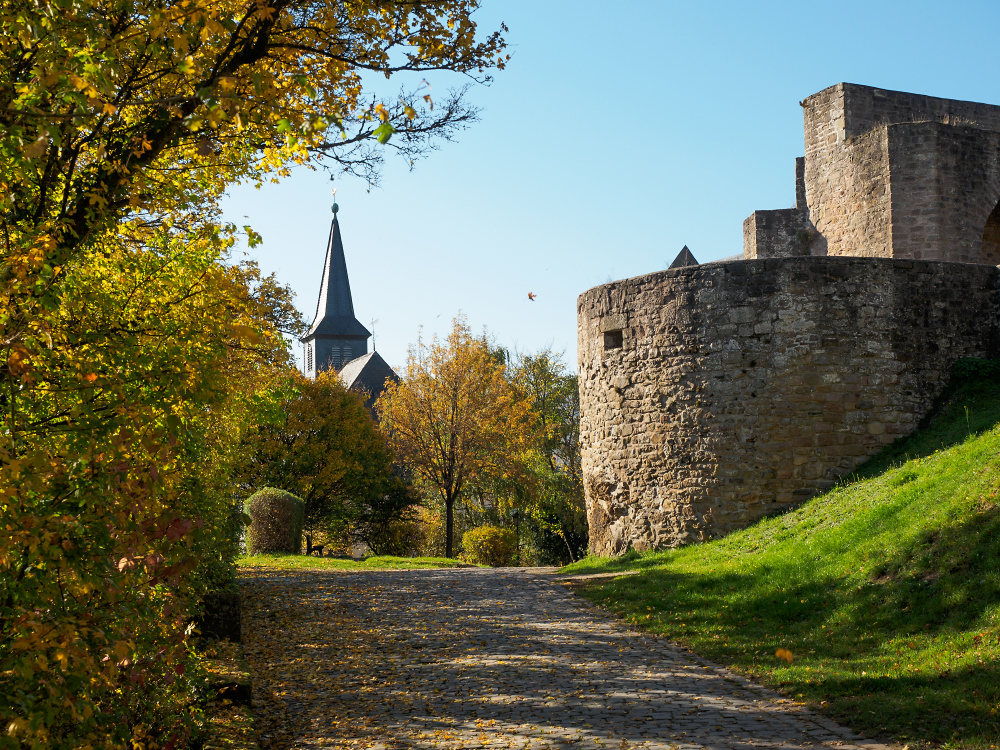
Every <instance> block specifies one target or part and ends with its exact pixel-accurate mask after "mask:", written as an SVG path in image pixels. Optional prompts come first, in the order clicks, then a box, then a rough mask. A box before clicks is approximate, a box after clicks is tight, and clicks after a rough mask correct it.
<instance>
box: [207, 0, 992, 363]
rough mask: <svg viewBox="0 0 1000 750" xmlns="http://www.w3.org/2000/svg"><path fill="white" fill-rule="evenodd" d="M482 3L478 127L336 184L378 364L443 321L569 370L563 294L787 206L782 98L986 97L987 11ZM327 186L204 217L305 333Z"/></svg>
mask: <svg viewBox="0 0 1000 750" xmlns="http://www.w3.org/2000/svg"><path fill="white" fill-rule="evenodd" d="M483 5H484V7H483V9H482V10H481V11H480V13H479V15H478V18H479V23H480V28H481V29H482V30H484V31H487V30H492V29H493V28H495V27H497V26H499V23H500V22H501V21H503V22H505V23H506V24H507V26H508V27H509V28H510V33H509V34H507V35H506V37H507V39H508V41H509V42H510V44H511V52H512V55H513V59H512V61H511V63H510V66H509V67H508V69H507V70H506V71H503V72H501V73H499V74H498V75H497V76H496V80H495V82H494V83H493V85H492V86H490V87H488V88H487V87H476V88H475V89H474V90H473V91H471V98H472V101H473V102H475V103H476V104H478V105H480V106H481V107H482V108H483V110H484V111H483V113H482V121H481V122H480V123H478V124H476V125H474V126H473V127H472V128H470V129H469V130H467V131H465V132H463V133H461V134H459V137H458V141H457V142H456V143H445V144H442V147H441V149H440V151H438V152H436V153H434V154H432V155H431V156H430V158H428V159H427V160H424V161H421V162H418V164H417V166H416V168H415V169H414V170H413V171H409V170H408V169H407V168H406V165H404V164H402V163H400V162H397V161H395V160H393V159H392V158H390V159H389V160H388V162H387V164H386V169H385V172H384V176H383V184H382V187H380V188H377V189H375V190H373V191H371V192H370V193H369V192H367V191H366V188H367V186H366V184H365V183H364V182H363V181H361V180H357V179H344V180H340V181H338V182H337V183H336V186H337V188H338V194H337V201H338V203H339V204H340V207H341V212H340V220H341V229H342V233H343V238H344V245H345V248H346V251H347V264H348V270H349V273H350V277H351V286H352V290H353V295H354V307H355V312H356V314H357V317H358V318H359V319H360V320H361V321H362V322H363V323H365V324H366V325H367V324H369V323H370V321H372V320H373V319H377V321H378V322H377V323H376V324H375V330H376V348H377V349H378V351H379V352H380V353H381V354H382V356H383V357H385V359H386V360H387V361H388V362H389V363H390V364H391V365H393V366H395V367H397V369H398V367H399V366H400V365H402V363H403V362H404V360H405V357H406V348H407V345H408V344H410V343H412V342H414V341H415V340H416V337H417V333H418V330H419V328H420V327H421V326H423V329H424V335H425V336H428V337H429V336H430V335H432V334H434V333H436V332H437V333H442V334H443V333H446V332H447V330H448V329H449V327H450V322H451V319H452V317H454V316H455V314H456V313H458V312H459V311H462V312H464V313H465V314H466V315H467V316H468V319H469V322H470V324H471V325H472V326H473V328H474V329H475V330H479V329H481V328H482V327H484V326H485V327H487V328H488V329H489V330H490V331H491V332H492V333H493V334H494V335H495V336H496V338H497V340H498V341H499V342H500V343H503V344H506V345H509V346H515V347H518V348H521V349H526V350H531V351H534V350H538V349H541V348H544V347H551V348H553V349H556V350H558V351H564V352H565V353H566V359H567V362H568V364H570V365H571V366H572V367H573V369H575V363H576V298H577V296H578V295H579V294H580V293H581V292H583V291H585V290H586V289H588V288H590V287H592V286H594V285H597V284H602V283H604V282H605V281H608V280H611V279H618V278H625V277H628V276H636V275H639V274H644V273H649V272H652V271H657V270H661V269H663V268H665V267H666V266H667V265H668V264H669V263H670V261H671V260H672V259H673V257H674V256H675V255H676V254H677V252H678V251H679V250H680V249H681V247H682V246H683V245H685V244H686V245H688V246H689V247H690V248H691V250H692V252H693V253H694V255H695V257H697V258H698V260H700V261H707V260H714V259H717V258H722V257H725V256H728V255H735V254H738V253H740V252H742V222H743V219H744V218H746V217H747V216H748V215H750V213H752V212H753V211H754V210H756V209H766V208H782V207H786V206H790V205H792V204H793V203H794V198H795V191H794V181H793V176H794V160H795V157H796V156H801V155H802V151H803V146H802V115H801V109H800V108H799V106H798V102H799V101H800V100H801V99H804V98H805V97H806V96H808V95H810V94H812V93H815V92H817V91H819V90H821V89H823V88H826V87H827V86H831V85H833V84H835V83H838V82H840V81H848V82H852V83H860V84H867V85H872V86H878V87H881V88H888V89H895V90H901V91H910V92H915V93H921V94H929V95H932V96H941V97H947V98H953V99H966V100H972V101H980V102H988V103H992V104H1000V75H998V73H1000V54H998V52H997V50H998V45H997V41H996V32H997V29H998V28H1000V5H996V4H994V3H989V4H988V3H984V2H954V1H953V2H949V3H940V2H937V3H930V2H906V3H903V2H879V1H878V0H872V1H870V2H864V3H862V2H850V1H848V2H840V3H836V4H832V5H831V4H829V3H803V2H796V3H792V2H771V3H767V2H765V3H754V4H751V3H737V2H714V3H692V2H690V1H688V2H672V1H671V2H641V1H639V0H622V1H621V2H618V3H608V2H596V1H592V0H534V2H529V1H528V0H483ZM428 79H429V81H430V83H431V84H432V85H433V86H434V88H435V90H437V91H440V90H444V89H447V88H448V87H449V86H452V85H455V84H456V83H458V81H457V80H456V79H454V78H447V77H446V76H444V75H443V74H437V75H432V76H428ZM401 82H405V81H401ZM414 82H415V81H414ZM411 83H413V82H411ZM331 187H332V185H331V183H330V182H329V178H328V177H327V176H326V175H325V174H323V173H314V172H309V171H307V170H304V169H301V170H297V171H296V172H295V173H293V175H292V177H291V178H288V179H286V180H285V181H283V182H282V183H281V184H279V185H269V186H266V187H265V188H263V189H261V190H260V191H256V190H254V189H253V188H250V187H246V186H243V187H235V188H233V189H232V190H231V191H230V195H229V198H228V199H227V200H226V202H225V203H224V209H225V212H226V216H227V218H229V219H231V220H233V221H235V222H236V223H238V224H245V223H248V220H249V223H250V224H251V225H252V226H253V227H254V229H256V230H257V231H258V232H260V233H261V234H262V235H263V238H264V243H263V244H262V245H261V246H259V247H257V248H256V249H255V250H253V251H252V252H251V254H252V256H253V257H255V258H256V259H257V260H258V261H259V262H260V264H261V266H262V267H263V269H264V270H265V271H266V272H271V271H273V272H275V273H276V274H277V276H278V278H279V279H280V280H281V281H282V282H284V283H287V284H289V285H290V286H291V287H292V288H293V289H294V290H295V291H296V293H297V303H298V305H299V307H300V309H302V311H303V312H304V313H305V314H306V317H307V319H308V320H312V317H313V314H314V312H315V306H316V299H317V295H318V291H319V289H318V284H319V275H320V273H321V271H322V265H323V252H324V250H325V243H326V237H327V234H328V232H329V222H330V217H331V214H330V203H331V195H330V188H331ZM244 216H246V217H248V220H246V219H244V218H243V217H244ZM529 292H532V293H534V294H536V295H537V299H536V300H535V301H529V300H528V293H529ZM369 327H370V326H369ZM296 351H297V352H298V353H299V355H300V356H301V349H300V347H299V346H298V345H296Z"/></svg>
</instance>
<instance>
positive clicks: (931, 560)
mask: <svg viewBox="0 0 1000 750" xmlns="http://www.w3.org/2000/svg"><path fill="white" fill-rule="evenodd" d="M966 407H968V417H967V416H966V415H967V412H966ZM937 412H938V416H937V417H936V418H935V419H934V421H933V422H932V423H931V424H930V426H929V427H926V428H925V429H923V430H921V431H920V432H919V433H917V434H914V435H913V436H911V437H910V438H909V439H907V440H905V441H901V442H900V443H899V444H897V445H894V446H891V447H890V448H889V449H888V450H887V451H886V452H884V453H883V454H880V455H879V456H876V457H875V458H874V459H873V460H872V461H870V462H868V464H866V465H865V466H863V467H861V469H860V470H859V471H858V472H856V474H855V475H854V476H853V477H850V478H848V480H847V481H845V482H843V483H842V484H841V486H839V487H837V488H836V489H834V490H832V491H830V492H828V493H826V494H825V495H823V496H821V497H817V498H815V499H814V500H812V501H811V502H809V503H807V504H806V505H804V506H802V507H801V508H799V509H798V510H795V511H793V512H790V513H787V514H785V515H782V516H779V517H775V518H771V519H768V520H765V521H763V522H761V523H758V524H757V525H755V526H753V527H751V528H749V529H746V530H744V531H742V532H738V533H735V534H732V535H730V536H728V537H726V538H725V539H722V540H720V541H716V542H711V543H708V544H702V545H697V546H691V547H685V548H682V549H677V550H671V551H667V552H660V553H648V554H641V555H640V554H635V553H632V554H630V555H627V556H625V557H623V558H619V559H617V560H606V559H595V558H588V559H586V560H583V561H581V562H579V563H576V564H575V565H571V566H569V567H568V568H565V569H564V570H565V571H566V572H574V573H585V572H607V571H614V570H626V569H639V570H641V571H642V572H641V573H640V574H639V575H636V576H630V577H627V578H621V579H617V580H613V581H610V582H607V583H602V584H596V585H593V586H590V587H588V588H586V589H585V590H584V592H583V594H584V595H585V596H588V597H589V598H591V599H592V600H593V601H594V602H595V603H597V604H599V605H601V606H603V607H605V608H608V609H610V610H612V611H615V612H617V613H618V614H620V615H621V616H622V617H624V618H625V619H627V620H628V621H630V622H632V623H634V624H636V625H638V626H640V627H642V628H645V629H648V630H650V631H652V632H655V633H659V634H662V635H664V636H666V637H668V638H670V639H673V640H674V641H677V642H680V643H681V644H684V645H686V646H687V647H688V648H690V649H692V650H694V651H696V652H698V653H699V654H702V655H703V656H705V657H708V658H709V659H712V660H714V661H717V662H720V663H724V664H727V665H729V666H730V667H731V668H733V669H734V670H736V671H739V672H742V673H743V674H746V675H749V676H752V677H753V678H755V679H758V680H760V681H762V682H764V683H765V684H767V685H770V686H771V687H774V688H777V689H779V690H781V691H782V692H784V693H786V694H788V695H791V696H792V697H794V698H797V699H799V700H802V701H805V702H807V703H809V704H810V705H812V706H814V707H816V708H818V709H820V710H821V711H823V712H824V713H827V714H828V715H830V716H832V717H833V718H835V719H837V720H838V721H841V722H843V723H845V724H846V725H848V726H850V727H852V728H854V729H856V730H859V731H862V732H864V733H866V734H868V735H869V736H873V737H879V738H886V739H888V738H892V739H895V740H898V741H900V742H905V743H908V744H910V745H911V747H912V746H919V745H944V746H947V747H979V748H995V747H997V746H998V745H1000V668H998V667H1000V661H998V660H1000V498H998V492H1000V427H998V426H997V425H998V423H1000V377H994V378H991V377H980V378H979V379H978V380H967V381H965V382H964V383H961V384H957V385H953V386H951V387H950V388H949V390H948V391H947V392H946V395H945V397H944V398H943V399H941V401H940V402H939V404H938V409H937ZM779 648H785V649H789V650H790V651H791V652H792V653H793V654H794V657H795V658H794V661H793V662H792V663H790V664H788V663H785V662H784V661H781V660H779V659H777V658H776V657H775V651H776V650H777V649H779Z"/></svg>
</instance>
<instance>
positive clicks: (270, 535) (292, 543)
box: [247, 487, 305, 555]
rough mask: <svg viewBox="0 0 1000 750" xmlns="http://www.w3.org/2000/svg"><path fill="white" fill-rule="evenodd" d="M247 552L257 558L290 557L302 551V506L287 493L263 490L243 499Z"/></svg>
mask: <svg viewBox="0 0 1000 750" xmlns="http://www.w3.org/2000/svg"><path fill="white" fill-rule="evenodd" d="M247 515H249V516H250V528H249V529H247V552H249V553H250V554H251V555H258V554H261V553H269V552H285V553H291V554H293V555H297V554H299V552H301V551H302V526H303V524H304V523H305V503H303V502H302V501H301V500H300V499H299V498H297V497H296V496H295V495H293V494H292V493H291V492H285V491H284V490H279V489H275V488H274V487H265V488H264V489H262V490H260V491H258V492H255V493H254V494H253V495H251V496H250V499H249V500H247Z"/></svg>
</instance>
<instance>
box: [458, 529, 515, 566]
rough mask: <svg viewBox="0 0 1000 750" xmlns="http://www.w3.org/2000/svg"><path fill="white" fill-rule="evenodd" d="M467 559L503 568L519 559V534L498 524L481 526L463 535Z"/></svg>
mask: <svg viewBox="0 0 1000 750" xmlns="http://www.w3.org/2000/svg"><path fill="white" fill-rule="evenodd" d="M462 549H463V550H464V557H465V559H466V561H468V562H470V563H475V564H476V565H489V566H490V567H492V568H502V567H506V566H509V565H513V564H514V563H515V562H516V560H517V534H515V533H514V532H513V531H511V530H510V529H501V528H500V527H498V526H480V527H478V528H475V529H472V530H471V531H466V532H465V534H463V535H462Z"/></svg>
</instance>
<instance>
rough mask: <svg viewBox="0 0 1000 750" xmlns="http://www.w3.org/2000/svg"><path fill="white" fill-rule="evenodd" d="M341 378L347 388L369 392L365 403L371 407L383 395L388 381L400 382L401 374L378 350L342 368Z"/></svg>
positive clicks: (353, 360)
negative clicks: (390, 365)
mask: <svg viewBox="0 0 1000 750" xmlns="http://www.w3.org/2000/svg"><path fill="white" fill-rule="evenodd" d="M340 379H341V381H343V383H344V385H345V386H346V387H347V390H349V391H365V392H366V393H368V398H367V399H366V400H365V405H366V406H368V407H369V408H372V406H373V405H374V404H375V401H376V400H377V399H378V397H379V396H381V395H382V391H384V390H385V385H386V381H392V382H393V383H398V382H399V376H398V375H397V374H396V373H395V371H394V370H393V369H392V368H391V367H389V364H388V363H387V362H386V361H385V360H384V359H382V357H381V355H379V353H378V352H370V353H369V354H365V355H363V356H361V357H358V358H357V359H352V360H351V361H350V362H348V363H347V364H346V365H344V366H343V367H342V368H341V369H340Z"/></svg>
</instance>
